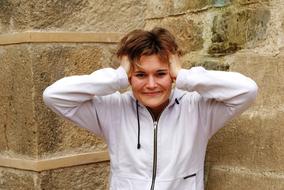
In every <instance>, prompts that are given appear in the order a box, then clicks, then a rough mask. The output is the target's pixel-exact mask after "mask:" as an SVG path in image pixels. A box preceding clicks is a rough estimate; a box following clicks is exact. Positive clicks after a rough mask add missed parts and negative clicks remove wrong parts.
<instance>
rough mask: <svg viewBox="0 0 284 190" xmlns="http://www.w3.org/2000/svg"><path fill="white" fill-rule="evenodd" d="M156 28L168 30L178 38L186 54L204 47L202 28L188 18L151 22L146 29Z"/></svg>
mask: <svg viewBox="0 0 284 190" xmlns="http://www.w3.org/2000/svg"><path fill="white" fill-rule="evenodd" d="M155 26H157V27H164V28H166V29H168V30H169V31H170V32H171V33H172V34H173V35H174V36H175V37H176V40H177V43H178V44H179V46H180V48H181V50H182V51H183V52H184V53H189V52H190V51H195V50H200V49H202V47H203V39H202V28H201V27H202V26H200V25H197V24H195V23H194V22H193V21H192V20H190V19H188V18H186V17H178V18H167V19H163V20H151V21H148V22H147V25H146V29H152V28H153V27H155Z"/></svg>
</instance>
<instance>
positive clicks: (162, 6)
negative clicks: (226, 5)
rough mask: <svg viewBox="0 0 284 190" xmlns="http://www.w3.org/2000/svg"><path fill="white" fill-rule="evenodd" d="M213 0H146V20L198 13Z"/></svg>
mask: <svg viewBox="0 0 284 190" xmlns="http://www.w3.org/2000/svg"><path fill="white" fill-rule="evenodd" d="M212 2H213V0H165V1H159V0H148V1H147V9H146V11H147V12H146V18H148V19H149V18H161V17H166V16H169V15H176V14H181V13H185V12H188V11H198V10H200V9H202V8H206V7H208V6H210V5H211V4H212Z"/></svg>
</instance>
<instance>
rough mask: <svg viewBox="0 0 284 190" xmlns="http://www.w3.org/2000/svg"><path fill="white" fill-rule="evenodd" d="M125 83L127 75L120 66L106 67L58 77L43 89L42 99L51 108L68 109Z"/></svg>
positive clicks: (122, 86)
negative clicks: (116, 67) (88, 73)
mask: <svg viewBox="0 0 284 190" xmlns="http://www.w3.org/2000/svg"><path fill="white" fill-rule="evenodd" d="M127 85H128V79H127V75H126V73H125V71H124V70H123V69H122V68H121V67H120V68H118V69H116V70H114V69H110V68H106V69H101V70H97V71H95V72H94V73H92V74H91V75H81V76H71V77H65V78H63V79H60V80H58V81H57V82H55V83H54V84H52V85H51V86H49V87H47V88H46V89H45V91H44V93H43V99H44V102H45V103H46V105H48V106H49V107H51V108H57V109H56V110H58V108H62V109H68V108H72V107H76V106H78V105H80V104H81V103H83V102H85V101H88V100H91V99H92V98H93V97H94V96H104V95H108V94H112V93H114V92H116V91H118V90H120V89H122V88H125V87H127Z"/></svg>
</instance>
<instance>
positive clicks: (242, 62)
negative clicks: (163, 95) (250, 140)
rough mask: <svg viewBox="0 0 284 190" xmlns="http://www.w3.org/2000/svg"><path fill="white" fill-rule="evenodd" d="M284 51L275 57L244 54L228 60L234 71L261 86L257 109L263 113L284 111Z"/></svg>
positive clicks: (256, 103)
mask: <svg viewBox="0 0 284 190" xmlns="http://www.w3.org/2000/svg"><path fill="white" fill-rule="evenodd" d="M283 59H284V49H283V50H281V51H280V52H279V54H278V55H277V56H275V55H265V54H258V53H253V52H250V51H248V52H244V53H238V54H235V55H233V56H232V57H231V58H228V60H227V63H228V64H229V65H230V69H231V70H233V71H237V72H241V73H244V74H245V75H247V76H249V77H251V78H253V79H254V80H255V81H256V83H257V84H258V86H259V94H258V97H257V101H256V102H255V104H254V105H255V109H256V110H257V111H261V112H263V113H268V114H269V113H270V112H271V111H280V110H283V109H282V107H283V102H284V86H283V84H284V77H283V73H284V64H283Z"/></svg>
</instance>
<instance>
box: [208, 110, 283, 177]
mask: <svg viewBox="0 0 284 190" xmlns="http://www.w3.org/2000/svg"><path fill="white" fill-rule="evenodd" d="M271 112H273V113H271V114H270V115H269V116H267V115H266V116H265V115H261V114H255V115H254V116H253V114H249V113H248V114H244V115H243V116H242V117H240V118H238V119H235V120H233V121H232V122H231V123H229V124H228V125H227V126H226V127H225V128H223V129H222V130H220V131H219V132H218V133H217V134H216V135H215V136H214V137H213V138H212V139H211V140H210V143H209V145H208V149H207V162H212V163H214V165H230V166H237V167H248V168H252V169H260V170H266V171H271V170H272V171H279V172H280V171H283V170H284V165H283V162H284V139H283V135H284V129H283V127H282V125H283V123H284V119H283V118H284V112H279V113H278V112H277V111H272V110H271Z"/></svg>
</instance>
